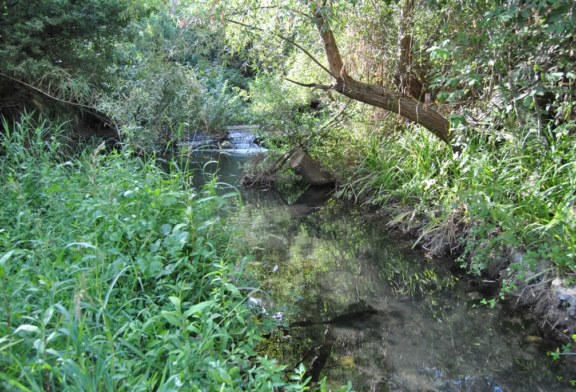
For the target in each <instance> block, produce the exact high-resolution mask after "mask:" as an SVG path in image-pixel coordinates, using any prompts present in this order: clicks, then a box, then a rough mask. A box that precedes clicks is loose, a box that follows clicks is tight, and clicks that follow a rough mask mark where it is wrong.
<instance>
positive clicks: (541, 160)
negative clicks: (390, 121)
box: [342, 131, 576, 279]
mask: <svg viewBox="0 0 576 392" xmlns="http://www.w3.org/2000/svg"><path fill="white" fill-rule="evenodd" d="M478 139H479V138H478ZM353 148H356V149H357V150H358V149H361V150H362V153H361V154H359V155H361V156H363V160H362V161H361V162H360V164H359V165H358V166H356V167H355V168H354V169H353V170H352V171H351V172H350V173H348V178H349V179H350V180H348V181H346V182H345V183H344V184H343V188H342V189H343V190H342V193H343V194H344V195H347V196H348V197H353V198H356V200H360V201H362V202H365V203H372V204H376V205H391V204H392V205H394V206H396V207H395V208H396V209H398V207H400V211H402V212H403V214H402V215H401V216H399V217H398V221H401V220H403V219H404V220H406V219H408V218H409V217H414V216H424V219H423V221H425V222H426V224H425V225H424V226H422V227H421V230H420V232H421V235H422V236H421V237H420V239H419V240H420V241H421V242H423V238H425V237H426V238H428V240H429V242H428V243H426V246H427V247H430V248H433V247H434V244H433V243H431V241H432V242H433V241H434V239H436V240H438V241H442V240H444V241H447V242H455V243H456V245H450V247H452V246H454V247H455V248H456V247H459V248H460V249H462V248H463V250H464V255H465V256H469V257H463V258H462V260H466V263H467V267H468V268H469V269H470V270H471V271H472V272H475V273H480V272H481V271H483V270H484V269H485V268H486V267H487V266H488V265H489V264H490V263H491V262H493V261H494V260H495V259H496V258H495V257H494V256H495V255H496V256H497V255H501V254H503V253H504V252H506V250H508V251H521V252H524V253H525V254H526V257H524V262H523V263H524V264H522V265H512V266H511V268H512V269H517V270H522V269H524V270H526V269H532V268H533V267H535V266H536V265H540V263H542V262H550V263H551V265H552V268H554V269H555V270H556V271H558V272H559V273H560V274H562V275H563V276H565V277H567V278H569V279H574V276H575V274H576V205H575V203H576V139H575V137H574V135H573V134H572V135H571V134H570V133H557V134H551V135H547V137H545V136H537V135H534V134H531V133H530V132H527V133H526V134H522V133H521V132H520V131H519V132H518V134H517V136H516V137H513V138H511V139H508V140H505V141H499V142H498V143H496V142H495V141H494V140H492V139H488V140H475V139H474V138H472V139H471V140H469V141H468V143H467V145H466V147H465V149H464V150H463V152H462V154H461V155H460V156H458V157H455V158H453V157H452V154H451V152H450V151H449V150H448V149H446V148H445V146H443V145H442V144H441V143H439V142H438V141H436V140H435V139H434V138H433V137H432V136H430V135H429V134H428V133H426V132H422V131H411V132H406V133H405V134H402V135H401V136H399V137H396V138H388V139H386V140H384V141H382V140H379V139H378V138H377V137H371V136H368V137H367V140H366V139H365V140H364V141H363V144H362V145H361V146H360V147H358V146H356V147H353ZM406 208H409V209H410V211H408V213H406V212H404V211H405V210H406ZM411 211H413V212H414V213H413V214H412V213H411ZM456 226H459V227H456ZM437 234H438V235H437ZM451 235H452V236H457V238H450V236H451ZM430 238H432V240H431V241H430Z"/></svg>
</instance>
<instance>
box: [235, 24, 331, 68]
mask: <svg viewBox="0 0 576 392" xmlns="http://www.w3.org/2000/svg"><path fill="white" fill-rule="evenodd" d="M226 21H227V22H230V23H233V24H236V25H238V26H242V27H244V28H247V29H250V30H258V31H261V32H268V33H270V34H272V35H273V36H275V37H278V38H280V39H281V40H283V41H285V42H288V43H289V44H290V45H293V46H295V47H297V48H298V49H300V50H301V51H302V52H303V53H304V54H305V55H306V56H308V57H309V58H310V60H312V61H313V62H314V63H316V65H318V66H319V67H320V68H322V69H323V70H324V71H326V73H328V75H330V76H332V77H335V76H334V75H333V74H332V73H331V72H330V71H329V70H328V68H326V67H325V66H324V65H322V63H320V61H318V60H317V59H316V57H314V56H312V54H311V53H310V52H309V51H307V50H306V49H305V48H304V47H302V45H300V44H298V43H297V42H294V41H292V40H291V39H289V38H286V37H284V36H283V35H282V34H278V33H274V32H270V31H266V30H264V29H261V28H260V27H256V26H251V25H249V24H246V23H242V22H238V21H237V20H233V19H226Z"/></svg>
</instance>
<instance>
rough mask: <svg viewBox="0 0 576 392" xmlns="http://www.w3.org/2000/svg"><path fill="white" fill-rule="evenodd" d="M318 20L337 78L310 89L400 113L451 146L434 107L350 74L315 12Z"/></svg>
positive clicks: (446, 126)
mask: <svg viewBox="0 0 576 392" xmlns="http://www.w3.org/2000/svg"><path fill="white" fill-rule="evenodd" d="M315 21H316V27H317V28H318V32H319V33H320V37H321V38H322V42H323V44H324V52H325V53H326V59H327V60H328V67H329V71H330V74H331V75H332V77H333V78H334V79H335V83H334V84H333V85H332V86H325V85H316V84H310V85H307V86H310V87H318V88H322V89H331V90H335V91H338V92H339V93H341V94H343V95H345V96H347V97H349V98H351V99H354V100H357V101H360V102H364V103H367V104H369V105H372V106H376V107H379V108H382V109H385V110H387V111H390V112H393V113H397V114H399V115H401V116H402V117H404V118H406V119H408V120H410V121H413V122H415V123H417V124H419V125H422V126H423V127H424V128H426V129H428V130H429V131H430V132H432V133H433V134H434V135H436V136H437V137H438V138H440V140H442V141H443V142H445V143H446V144H448V145H451V142H452V136H451V135H450V123H449V121H448V120H447V119H446V118H445V117H444V116H443V115H441V114H440V113H438V112H437V111H435V110H434V109H433V108H432V107H430V106H429V105H427V104H425V103H422V102H419V101H417V100H416V99H414V98H412V97H411V96H409V95H407V94H404V93H396V92H391V91H388V90H386V89H384V88H383V87H381V86H378V85H374V84H368V83H363V82H360V81H357V80H355V79H353V78H352V77H351V76H350V75H348V73H347V72H346V67H345V66H344V62H343V61H342V56H341V55H340V51H339V50H338V45H337V44H336V40H335V38H334V34H333V33H332V30H330V28H329V27H328V26H327V24H326V20H325V18H324V16H323V15H322V13H321V12H316V15H315Z"/></svg>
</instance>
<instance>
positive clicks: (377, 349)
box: [194, 152, 571, 392]
mask: <svg viewBox="0 0 576 392" xmlns="http://www.w3.org/2000/svg"><path fill="white" fill-rule="evenodd" d="M214 154H215V153H214V152H210V154H206V153H203V154H199V155H197V156H195V157H194V161H195V162H194V164H196V165H198V167H204V170H206V168H210V167H212V166H210V165H214V166H213V168H214V169H216V168H218V175H219V176H220V180H221V181H223V182H228V183H231V184H234V185H237V183H238V178H239V176H240V173H241V166H242V164H243V163H245V162H246V161H247V159H248V158H249V155H247V154H241V155H234V154H220V155H219V156H218V154H217V155H214ZM209 160H213V161H214V163H210V164H208V165H204V163H205V162H206V161H209ZM242 194H243V199H244V208H243V209H242V211H240V212H239V213H238V214H237V216H235V217H234V220H235V223H236V224H237V225H238V226H239V227H241V228H242V235H241V238H240V239H239V242H240V243H241V244H242V246H244V247H245V248H246V249H247V250H248V251H249V252H250V253H251V254H253V255H254V261H253V262H252V263H251V269H252V271H253V272H254V273H256V276H258V277H259V279H260V283H261V286H262V288H263V290H264V292H265V293H266V294H265V295H264V294H263V295H262V296H261V297H259V298H252V299H251V301H252V303H253V304H256V306H257V307H259V308H260V311H263V312H267V313H269V314H271V315H273V316H274V317H275V318H276V320H277V321H278V327H277V328H276V329H275V330H274V331H273V332H272V333H271V335H270V337H269V338H268V339H267V340H266V342H264V343H263V345H262V348H261V349H262V352H263V353H265V354H269V355H271V356H274V357H275V358H278V360H279V361H280V362H282V363H285V364H288V365H289V366H296V365H298V364H299V363H300V362H303V363H304V364H305V365H306V366H307V369H309V370H308V375H309V376H310V377H312V378H313V380H318V379H320V378H322V377H327V379H328V380H329V382H330V383H331V384H333V385H340V384H344V383H346V381H347V380H351V381H352V384H353V387H354V389H355V390H359V391H444V392H451V391H493V392H497V391H564V390H565V391H568V390H571V389H569V388H568V387H567V386H565V385H564V384H560V383H559V382H557V381H556V380H557V378H556V376H555V374H554V373H553V371H552V369H551V367H550V365H551V363H550V360H549V359H548V358H547V357H546V355H545V353H544V352H543V350H542V348H541V347H540V346H539V345H538V339H537V338H535V337H534V336H533V335H534V334H535V329H533V328H532V327H531V326H529V325H528V324H526V323H525V322H524V321H523V320H522V319H520V318H519V317H513V316H511V315H506V314H503V311H502V310H500V309H498V308H496V309H487V308H485V307H481V306H480V304H479V299H480V296H479V294H478V293H476V292H473V291H470V288H469V287H468V286H467V285H466V283H465V282H463V281H460V280H459V279H458V277H455V276H454V275H453V274H451V272H450V270H449V268H448V265H447V263H442V262H438V261H437V260H434V261H431V260H428V259H427V258H426V257H424V256H423V255H422V253H421V252H418V251H415V250H413V249H412V248H411V243H410V242H407V241H405V240H403V239H400V238H398V237H397V236H394V234H392V233H389V232H387V231H386V230H385V229H384V227H383V224H382V222H380V221H379V220H378V219H375V218H371V217H370V216H366V215H363V214H362V213H360V212H359V211H357V210H355V209H353V208H350V207H349V206H346V205H344V204H342V203H339V202H337V201H333V200H331V201H328V202H327V203H326V200H327V198H328V194H327V192H326V190H323V189H309V190H307V191H306V192H304V193H303V194H302V195H301V196H300V197H299V198H298V199H297V200H296V202H294V203H291V204H290V205H289V204H288V203H286V200H285V199H284V198H283V197H282V196H281V195H279V194H278V193H277V192H275V191H273V190H267V191H262V190H255V189H248V190H246V189H244V190H242Z"/></svg>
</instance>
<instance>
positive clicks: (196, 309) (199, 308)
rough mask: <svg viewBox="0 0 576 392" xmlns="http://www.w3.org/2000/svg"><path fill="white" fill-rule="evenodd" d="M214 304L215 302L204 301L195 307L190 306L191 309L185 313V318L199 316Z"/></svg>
mask: <svg viewBox="0 0 576 392" xmlns="http://www.w3.org/2000/svg"><path fill="white" fill-rule="evenodd" d="M213 304H214V301H204V302H200V303H197V304H195V305H192V306H190V308H188V310H187V311H186V312H185V313H184V316H186V317H190V316H191V315H193V314H197V313H200V312H202V311H203V310H204V309H206V308H207V307H209V306H212V305H213Z"/></svg>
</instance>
